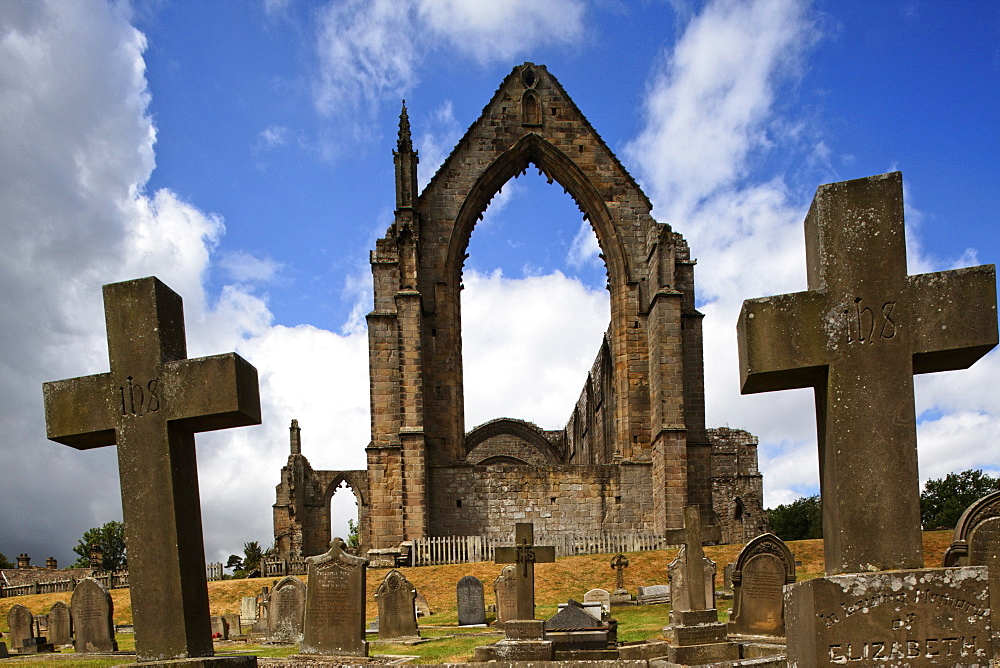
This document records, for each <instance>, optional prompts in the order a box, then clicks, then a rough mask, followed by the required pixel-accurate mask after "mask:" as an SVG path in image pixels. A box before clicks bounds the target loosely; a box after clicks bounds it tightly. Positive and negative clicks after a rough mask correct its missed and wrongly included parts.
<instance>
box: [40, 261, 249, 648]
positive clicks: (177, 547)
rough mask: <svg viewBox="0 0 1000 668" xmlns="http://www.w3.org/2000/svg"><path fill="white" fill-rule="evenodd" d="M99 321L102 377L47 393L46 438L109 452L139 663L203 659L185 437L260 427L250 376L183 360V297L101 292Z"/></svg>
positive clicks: (136, 289)
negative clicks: (106, 365)
mask: <svg viewBox="0 0 1000 668" xmlns="http://www.w3.org/2000/svg"><path fill="white" fill-rule="evenodd" d="M104 312H105V320H106V324H107V336H108V357H109V359H110V368H111V370H110V372H107V373H101V374H97V375H93V376H85V377H81V378H71V379H67V380H60V381H56V382H51V383H45V385H44V386H43V393H44V396H45V423H46V429H47V436H48V438H49V439H51V440H53V441H56V442H58V443H62V444H64V445H68V446H71V447H74V448H77V449H81V450H86V449H90V448H98V447H102V446H110V445H117V451H118V471H119V474H120V476H121V495H122V512H123V514H124V520H125V539H126V542H127V543H128V552H129V554H128V566H129V582H130V591H129V595H130V596H131V601H132V616H133V619H134V622H135V632H136V637H135V647H136V655H137V658H138V660H139V661H140V662H142V661H154V660H155V661H162V660H164V659H171V658H176V659H181V658H184V659H188V658H196V657H208V656H212V654H213V649H212V634H211V627H210V623H209V616H210V615H209V608H208V584H207V581H206V579H205V546H204V540H203V536H202V524H201V501H200V499H199V496H198V466H197V457H196V456H195V439H194V434H195V433H196V432H202V431H212V430H215V429H226V428H229V427H241V426H245V425H251V424H260V396H259V394H258V388H257V370H256V369H254V368H253V367H252V366H251V365H250V364H248V363H247V362H246V361H245V360H243V358H241V357H239V356H238V355H236V354H234V353H229V354H225V355H214V356H212V357H202V358H198V359H187V344H186V341H185V334H184V309H183V305H182V302H181V298H180V296H178V295H177V293H175V292H174V291H173V290H171V289H170V288H168V287H167V286H166V285H164V284H163V283H162V282H160V281H159V280H158V279H157V278H155V277H148V278H141V279H138V280H134V281H126V282H123V283H113V284H110V285H105V286H104ZM74 616H75V613H74ZM242 662H244V659H240V661H234V662H230V663H242ZM217 663H225V661H222V662H217Z"/></svg>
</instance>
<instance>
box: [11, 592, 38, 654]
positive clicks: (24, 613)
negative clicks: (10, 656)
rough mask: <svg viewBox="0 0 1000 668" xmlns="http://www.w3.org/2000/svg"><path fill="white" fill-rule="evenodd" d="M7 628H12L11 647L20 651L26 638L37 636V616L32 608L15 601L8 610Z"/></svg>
mask: <svg viewBox="0 0 1000 668" xmlns="http://www.w3.org/2000/svg"><path fill="white" fill-rule="evenodd" d="M7 628H8V629H9V630H10V648H11V649H12V650H13V651H15V652H19V651H20V650H21V648H22V647H23V646H24V641H25V640H27V639H28V638H34V637H35V616H34V615H32V614H31V610H28V609H27V608H26V607H24V606H23V605H21V604H20V603H15V604H14V605H12V606H11V608H10V610H8V611H7Z"/></svg>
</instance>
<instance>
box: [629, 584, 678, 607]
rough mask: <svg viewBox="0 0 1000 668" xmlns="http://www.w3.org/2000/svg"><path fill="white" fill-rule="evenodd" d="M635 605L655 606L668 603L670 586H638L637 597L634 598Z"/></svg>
mask: <svg viewBox="0 0 1000 668" xmlns="http://www.w3.org/2000/svg"><path fill="white" fill-rule="evenodd" d="M635 602H636V604H637V605H657V604H658V603H670V585H668V584H667V585H649V586H646V587H643V586H641V585H640V586H639V595H638V596H636V599H635Z"/></svg>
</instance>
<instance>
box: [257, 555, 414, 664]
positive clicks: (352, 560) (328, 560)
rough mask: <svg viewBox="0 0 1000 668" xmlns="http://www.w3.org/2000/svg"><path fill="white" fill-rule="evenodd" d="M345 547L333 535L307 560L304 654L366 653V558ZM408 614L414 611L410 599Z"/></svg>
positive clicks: (302, 646) (353, 654)
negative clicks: (325, 546)
mask: <svg viewBox="0 0 1000 668" xmlns="http://www.w3.org/2000/svg"><path fill="white" fill-rule="evenodd" d="M345 547H346V545H345V543H344V541H343V539H341V538H334V539H333V541H332V542H331V543H330V549H329V550H327V551H326V552H325V553H324V554H321V555H318V556H315V557H308V558H307V559H306V564H307V569H308V575H307V577H308V578H309V591H308V595H307V596H306V623H305V632H304V635H303V638H302V644H301V646H300V650H301V651H302V653H303V654H344V655H350V656H368V642H367V641H366V640H365V592H366V590H365V575H366V569H367V567H368V560H367V559H365V558H364V557H358V556H355V555H353V554H351V553H349V552H346V551H345V549H344V548H345ZM272 596H273V594H272ZM410 614H411V615H412V614H413V601H412V599H411V600H410Z"/></svg>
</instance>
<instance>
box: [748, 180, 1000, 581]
mask: <svg viewBox="0 0 1000 668" xmlns="http://www.w3.org/2000/svg"><path fill="white" fill-rule="evenodd" d="M805 229H806V267H807V270H808V276H809V281H808V285H809V290H807V291H806V292H798V293H794V294H786V295H778V296H775V297H765V298H762V299H750V300H747V301H745V302H744V303H743V310H742V312H741V313H740V318H739V323H738V326H737V332H738V340H739V355H740V375H741V382H742V388H741V389H742V392H743V393H744V394H747V393H752V392H770V391H773V390H784V389H790V388H801V387H812V388H814V391H815V396H816V422H817V431H818V439H817V440H818V444H819V464H820V491H821V495H822V499H823V538H824V551H825V559H826V571H827V574H834V573H858V572H864V571H871V570H888V569H905V568H921V567H923V563H924V560H923V548H922V544H921V534H920V488H919V479H918V475H917V438H916V416H915V411H914V405H913V374H915V373H928V372H932V371H945V370H949V369H963V368H966V367H968V366H970V365H971V364H972V363H973V362H975V361H976V360H978V359H979V358H980V357H982V356H983V355H985V354H986V353H987V352H988V351H989V350H990V349H991V348H993V347H994V346H995V345H996V344H997V312H996V303H997V302H996V275H995V270H994V267H993V265H982V266H978V267H969V268H965V269H956V270H953V271H941V272H935V273H930V274H919V275H916V276H909V275H907V271H906V244H905V240H904V230H903V179H902V175H901V174H900V173H899V172H894V173H891V174H883V175H881V176H873V177H869V178H865V179H857V180H854V181H844V182H842V183H831V184H827V185H824V186H820V187H819V189H818V190H817V192H816V197H815V198H814V199H813V203H812V206H811V207H810V209H809V213H808V215H807V216H806V220H805Z"/></svg>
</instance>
